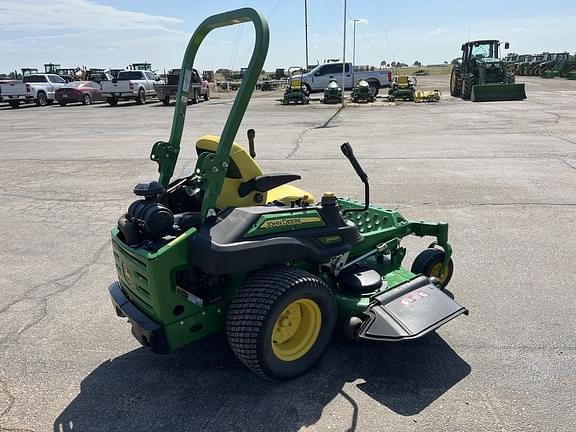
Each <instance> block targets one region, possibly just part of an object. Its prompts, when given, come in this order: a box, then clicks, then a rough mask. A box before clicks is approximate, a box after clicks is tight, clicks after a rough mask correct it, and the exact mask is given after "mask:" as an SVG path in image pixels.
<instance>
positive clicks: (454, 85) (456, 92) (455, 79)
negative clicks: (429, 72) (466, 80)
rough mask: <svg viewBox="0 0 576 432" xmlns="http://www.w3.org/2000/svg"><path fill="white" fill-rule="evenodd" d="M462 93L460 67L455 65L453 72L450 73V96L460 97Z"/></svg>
mask: <svg viewBox="0 0 576 432" xmlns="http://www.w3.org/2000/svg"><path fill="white" fill-rule="evenodd" d="M461 94H462V77H461V76H460V68H459V67H456V66H454V67H453V69H452V74H451V75H450V96H453V97H460V95H461Z"/></svg>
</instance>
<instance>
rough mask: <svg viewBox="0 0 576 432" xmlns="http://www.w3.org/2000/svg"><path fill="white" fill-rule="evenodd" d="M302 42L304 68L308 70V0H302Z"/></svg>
mask: <svg viewBox="0 0 576 432" xmlns="http://www.w3.org/2000/svg"><path fill="white" fill-rule="evenodd" d="M304 44H305V46H306V64H305V65H304V70H305V71H308V0H304Z"/></svg>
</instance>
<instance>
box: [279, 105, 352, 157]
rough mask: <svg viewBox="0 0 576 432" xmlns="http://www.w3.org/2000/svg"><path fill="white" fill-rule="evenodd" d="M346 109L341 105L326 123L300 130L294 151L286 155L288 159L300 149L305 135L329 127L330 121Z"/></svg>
mask: <svg viewBox="0 0 576 432" xmlns="http://www.w3.org/2000/svg"><path fill="white" fill-rule="evenodd" d="M343 109H344V107H340V108H338V109H337V110H336V112H335V113H333V114H332V115H331V116H330V117H329V118H328V120H326V121H325V122H324V123H322V124H321V125H319V126H311V127H309V128H306V129H304V130H303V131H302V132H300V135H298V138H296V144H295V145H294V148H293V149H292V151H291V152H290V153H289V154H288V156H286V159H291V158H292V156H294V155H295V154H296V153H297V152H298V150H300V145H301V144H302V141H304V137H305V136H306V135H307V134H308V133H309V132H310V131H311V130H314V129H323V128H327V127H328V126H329V125H330V123H331V122H332V120H334V119H335V118H336V116H337V115H338V114H340V112H341V111H342V110H343Z"/></svg>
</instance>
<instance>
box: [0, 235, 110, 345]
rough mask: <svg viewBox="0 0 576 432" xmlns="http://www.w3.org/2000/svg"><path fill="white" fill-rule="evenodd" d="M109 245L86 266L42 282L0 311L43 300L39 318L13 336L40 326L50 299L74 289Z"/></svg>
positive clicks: (105, 245) (99, 251)
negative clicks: (26, 302) (31, 301)
mask: <svg viewBox="0 0 576 432" xmlns="http://www.w3.org/2000/svg"><path fill="white" fill-rule="evenodd" d="M109 244H110V240H108V241H106V242H105V243H104V244H103V245H102V246H100V247H99V248H98V250H97V251H96V252H95V253H94V255H93V256H92V257H91V258H90V259H89V260H88V262H87V263H86V264H84V265H82V266H80V267H78V268H76V269H74V270H73V271H72V272H70V273H67V274H65V275H63V276H58V277H57V278H55V279H51V280H48V281H46V282H42V283H41V284H38V285H35V286H33V287H32V288H30V289H29V290H28V291H26V292H25V293H24V296H23V297H20V298H19V299H17V300H15V301H13V302H11V303H10V304H8V305H7V306H5V307H3V308H2V309H0V316H1V315H2V314H3V313H4V312H6V311H7V310H9V309H10V308H12V307H14V306H15V305H17V304H18V303H21V302H23V301H26V300H41V301H42V302H43V305H42V309H41V312H40V314H39V316H38V317H36V318H34V319H32V320H31V321H30V322H28V323H26V324H24V326H22V327H21V328H20V329H19V330H17V331H16V332H13V333H12V336H17V335H21V334H22V333H24V332H25V331H26V330H28V329H30V328H31V327H33V326H34V325H36V324H38V323H39V322H40V321H41V320H42V319H43V318H44V317H45V316H46V315H47V313H48V299H49V298H50V297H53V296H55V295H57V294H61V293H63V292H65V291H66V290H68V289H70V288H72V287H73V286H74V285H75V284H76V283H77V282H78V281H79V280H80V279H82V278H83V277H84V276H85V275H86V274H87V273H88V270H89V269H90V267H91V266H92V265H94V264H95V263H96V261H98V259H99V258H100V256H101V255H102V253H103V252H104V251H105V250H107V249H108V247H109ZM50 286H55V288H54V289H51V290H50V289H49V290H47V292H46V294H44V295H35V292H36V291H38V289H41V288H45V287H50Z"/></svg>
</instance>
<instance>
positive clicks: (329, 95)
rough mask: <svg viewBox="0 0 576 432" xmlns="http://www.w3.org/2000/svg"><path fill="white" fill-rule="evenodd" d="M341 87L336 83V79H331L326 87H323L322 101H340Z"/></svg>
mask: <svg viewBox="0 0 576 432" xmlns="http://www.w3.org/2000/svg"><path fill="white" fill-rule="evenodd" d="M342 97H343V96H342V87H340V86H339V85H338V81H336V80H335V79H331V80H330V82H329V83H328V85H327V86H326V88H325V89H324V97H323V98H322V103H324V104H335V103H342Z"/></svg>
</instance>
